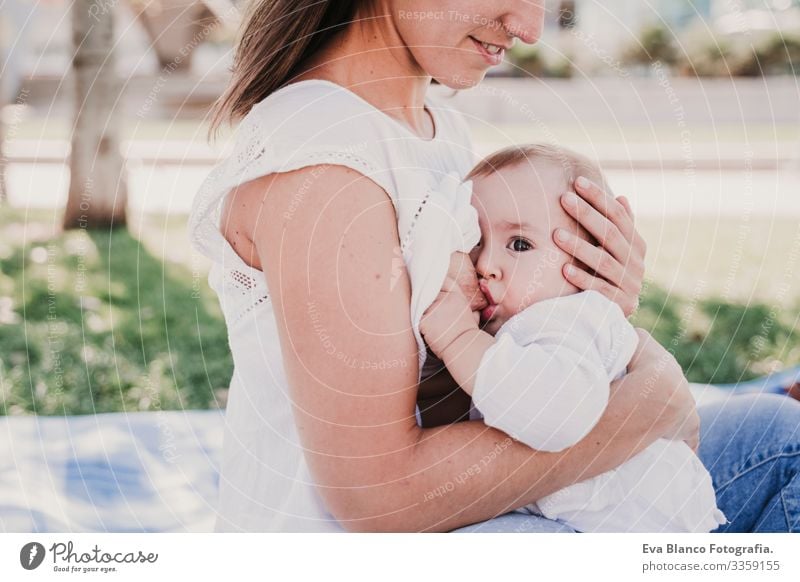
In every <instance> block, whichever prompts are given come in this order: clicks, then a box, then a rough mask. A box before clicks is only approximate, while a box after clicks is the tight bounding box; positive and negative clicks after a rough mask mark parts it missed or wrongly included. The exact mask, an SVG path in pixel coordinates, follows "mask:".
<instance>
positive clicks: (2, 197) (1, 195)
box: [0, 87, 8, 206]
mask: <svg viewBox="0 0 800 582" xmlns="http://www.w3.org/2000/svg"><path fill="white" fill-rule="evenodd" d="M0 94H2V87H0ZM3 125H4V124H3V97H2V95H0V206H3V205H5V204H6V201H7V199H8V195H7V194H6V155H5V153H4V150H3V148H4V147H5V146H4V140H5V131H4V129H3Z"/></svg>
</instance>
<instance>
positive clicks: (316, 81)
mask: <svg viewBox="0 0 800 582" xmlns="http://www.w3.org/2000/svg"><path fill="white" fill-rule="evenodd" d="M542 16H543V7H542V2H539V1H531V0H497V1H494V2H484V1H482V0H437V1H435V2H434V1H433V0H404V1H402V2H399V1H394V0H361V1H358V0H336V1H332V0H330V1H319V0H301V1H298V0H255V1H254V2H253V4H252V6H251V9H250V11H249V14H248V16H247V19H246V21H245V24H244V28H243V31H242V36H241V41H240V43H239V46H238V49H237V53H236V58H235V64H234V73H233V79H232V81H231V85H230V87H229V88H228V90H227V92H226V93H225V94H224V95H223V96H222V98H221V99H220V102H219V107H218V109H217V115H216V117H215V124H219V123H220V122H221V121H224V120H225V119H231V120H241V124H240V126H239V129H238V133H237V140H236V145H235V150H234V152H233V154H232V155H231V157H230V159H229V160H227V161H226V162H224V163H223V164H221V165H220V166H218V167H217V168H216V169H215V170H214V171H213V172H212V174H211V175H210V176H209V178H208V180H207V181H206V183H205V184H204V186H203V188H202V189H201V192H200V193H199V194H198V197H197V200H196V203H195V207H194V208H193V212H192V215H191V217H190V232H191V236H192V240H193V243H194V245H195V247H196V248H197V249H198V250H199V251H201V252H203V253H204V254H205V255H207V256H209V257H210V258H211V259H212V260H213V267H212V271H211V273H210V275H209V282H210V284H211V285H212V287H213V288H214V289H215V290H216V291H217V293H218V294H219V296H220V301H221V304H222V307H223V311H224V314H225V319H226V323H227V325H228V331H229V341H230V346H231V350H232V354H233V358H234V363H235V371H234V376H233V379H232V383H231V392H230V396H229V401H228V407H227V412H226V418H227V427H226V436H225V439H226V440H225V450H224V458H223V461H222V467H221V476H220V502H219V508H218V512H219V513H218V520H217V530H218V531H342V530H347V531H451V530H454V529H457V528H463V527H464V526H468V525H469V524H477V525H472V526H471V527H470V528H467V531H470V530H478V531H565V530H566V529H567V528H564V527H563V526H561V525H560V524H558V523H556V522H551V521H548V520H545V519H543V518H539V517H536V516H531V515H522V514H518V513H509V512H511V511H512V510H513V509H515V508H517V507H520V506H523V505H526V504H528V503H532V502H533V501H535V500H536V499H539V498H541V497H543V496H545V495H547V494H550V493H553V492H555V491H557V490H559V489H562V488H563V487H565V486H567V485H569V484H572V483H575V482H577V481H581V480H584V479H587V478H589V477H592V476H595V475H598V474H600V473H603V472H605V471H606V470H608V469H611V468H614V467H616V466H618V465H620V464H621V463H623V462H624V461H625V460H627V459H628V458H630V457H631V456H633V455H634V454H636V453H637V452H638V451H641V450H643V449H644V448H646V447H647V446H648V445H650V444H651V443H653V442H654V441H655V440H656V439H658V438H662V437H664V438H671V439H681V440H685V441H687V442H688V443H689V444H690V445H691V446H693V447H696V446H697V441H698V434H699V438H700V447H699V451H698V452H699V454H700V456H701V458H702V459H703V461H704V463H705V464H706V466H707V467H708V468H709V470H710V472H711V474H712V476H713V478H714V482H715V486H716V487H717V495H718V498H719V504H720V508H721V509H722V510H723V511H724V512H725V514H726V515H727V516H728V518H729V519H730V520H731V523H730V524H729V525H728V526H726V529H727V530H729V531H758V530H780V531H789V530H792V529H794V528H797V527H798V524H797V519H798V518H797V515H798V507H799V506H800V491H798V489H799V488H800V477H796V475H797V473H798V456H797V455H798V454H799V451H800V438H798V435H797V431H796V429H797V427H798V426H800V406H798V405H797V404H796V403H794V402H793V401H791V400H790V399H780V398H769V397H757V398H741V399H731V400H730V401H729V402H728V403H726V404H725V405H723V407H717V408H715V409H711V410H702V411H701V414H702V422H700V418H701V417H700V416H698V413H697V411H696V410H695V408H694V402H693V400H692V397H691V395H690V393H689V391H688V387H687V383H686V380H685V378H684V377H683V374H682V373H681V370H680V368H679V366H678V365H677V363H676V362H675V361H674V359H673V358H672V357H671V355H670V354H669V353H667V352H666V351H665V350H664V349H663V348H661V347H660V346H659V345H658V344H657V343H656V342H655V341H652V340H649V341H643V342H642V343H641V345H640V347H639V349H638V351H637V353H636V354H635V356H634V358H633V360H632V362H631V365H630V370H629V374H628V375H627V376H625V377H624V378H623V379H622V380H619V381H618V382H616V383H615V384H613V385H612V398H611V403H610V405H609V407H608V409H607V411H606V414H605V415H604V416H603V417H602V419H601V420H600V422H599V423H598V424H597V426H596V427H595V428H594V429H593V430H592V432H591V433H590V434H589V435H588V436H587V437H586V438H584V439H583V440H582V441H580V442H579V443H578V444H576V445H575V446H573V447H571V448H569V449H567V450H566V451H563V452H561V453H542V452H537V451H535V450H533V449H531V448H528V447H526V446H525V445H522V444H520V443H518V442H515V441H513V440H512V439H510V438H509V437H508V436H507V435H505V434H504V433H502V432H500V431H498V430H495V429H492V428H489V427H487V426H486V425H484V424H483V423H482V422H480V421H478V420H464V421H462V422H451V423H445V424H442V425H440V426H435V427H431V426H430V424H432V423H428V422H422V420H421V418H420V417H419V415H418V414H415V411H416V409H417V404H419V405H420V406H419V408H420V409H422V410H424V411H429V410H436V411H437V414H435V415H431V416H430V418H438V419H452V420H456V419H461V418H464V417H465V415H467V413H468V411H469V399H468V398H464V395H463V393H459V392H450V388H449V387H448V386H447V383H428V382H422V383H420V382H419V380H420V367H421V366H422V365H424V363H425V347H424V344H422V343H421V340H420V336H419V330H418V321H419V319H418V317H419V314H420V313H419V311H420V309H424V307H426V306H427V305H426V304H425V302H424V301H419V297H418V296H415V294H414V286H413V282H414V269H413V264H414V262H415V261H418V260H419V256H420V253H421V252H422V251H425V253H434V254H435V253H436V252H437V251H439V250H440V249H438V248H436V247H435V245H429V248H424V247H420V246H419V245H418V246H416V247H414V250H415V252H416V255H414V254H413V253H410V252H409V248H411V247H412V246H413V244H414V241H420V240H434V239H433V238H432V237H430V236H429V235H431V234H432V232H431V230H430V228H431V227H430V224H432V223H430V222H426V221H425V220H424V217H425V216H426V215H427V213H428V212H430V207H431V205H430V204H428V202H430V201H431V200H434V201H435V200H438V199H439V198H442V199H443V198H444V196H443V195H442V192H443V187H442V184H443V183H444V182H443V176H446V175H448V174H451V173H453V172H456V173H457V174H458V175H460V176H463V175H465V173H466V171H468V170H469V168H470V167H471V166H472V164H473V161H474V160H473V159H472V153H471V147H470V142H469V135H468V133H467V130H466V127H465V124H464V121H463V120H462V119H461V118H460V116H459V115H458V114H457V113H455V112H454V111H453V110H451V109H450V108H448V107H447V104H446V103H444V102H440V101H438V100H434V99H432V98H431V97H430V96H429V95H428V89H429V86H430V84H431V82H432V80H436V81H437V82H439V83H441V84H443V85H446V86H448V87H452V88H454V89H464V88H468V87H472V86H474V85H477V84H478V83H480V81H481V80H482V78H483V76H484V74H485V73H486V71H487V70H488V69H489V68H490V67H491V66H492V65H494V64H497V63H499V62H500V61H501V60H502V58H503V54H504V51H505V50H507V49H508V48H509V47H510V46H511V45H512V43H513V42H514V41H515V40H516V39H519V40H520V41H521V42H525V43H533V42H535V41H536V40H537V38H538V36H539V34H540V31H541V26H542ZM577 193H578V194H579V195H580V197H581V199H580V200H579V202H578V205H577V207H576V208H570V207H568V206H567V205H566V203H565V208H567V210H568V211H570V210H571V212H572V213H573V215H574V216H576V217H577V218H578V220H579V221H580V222H581V224H582V225H583V226H584V227H586V229H587V230H589V231H590V232H592V233H593V234H595V235H596V238H597V239H598V240H599V242H600V244H601V245H602V247H603V248H602V249H595V248H594V247H591V248H589V247H588V246H587V245H585V244H582V242H581V241H579V240H577V239H571V240H567V241H564V242H562V241H556V242H557V243H558V244H559V246H560V247H562V248H563V249H564V250H565V251H567V252H569V253H570V254H572V255H574V256H575V257H576V258H578V259H579V260H580V261H582V262H583V263H584V264H586V265H587V267H588V268H589V269H590V270H592V271H593V272H594V273H596V274H597V276H592V275H590V274H589V272H584V271H578V272H577V273H576V274H574V275H573V274H569V273H565V276H567V277H568V279H569V280H570V282H572V283H573V284H574V285H575V286H576V287H578V288H580V289H595V290H598V291H599V292H601V293H603V294H604V295H606V296H608V297H609V298H611V299H612V300H614V301H616V302H617V303H618V304H619V305H620V306H621V307H622V309H623V311H624V312H625V313H626V314H628V315H629V314H630V313H631V312H632V311H633V310H634V309H635V307H636V305H637V298H638V294H639V292H640V290H641V283H642V277H643V272H644V267H643V265H644V252H645V245H644V243H643V241H642V239H641V237H640V236H639V235H638V234H637V233H636V231H635V229H634V227H633V219H632V214H631V211H630V207H629V205H628V203H627V201H626V200H625V199H623V198H618V199H614V198H612V197H610V196H608V195H607V194H606V193H605V192H603V191H602V190H600V189H599V188H598V187H597V186H595V185H590V186H589V187H587V188H583V189H580V188H579V189H578V190H577ZM437 194H439V197H437ZM426 225H427V226H426ZM426 228H427V229H428V230H426ZM426 256H427V255H426ZM432 256H433V255H432ZM465 257H466V255H465ZM465 260H466V261H468V258H466V259H465ZM462 272H463V273H464V274H462V276H461V277H460V279H459V284H460V285H461V286H462V288H464V289H466V292H467V293H468V296H470V297H473V301H472V307H473V308H474V309H475V310H479V309H481V308H483V307H484V306H486V300H485V298H484V297H483V296H482V295H481V293H480V292H479V290H478V288H477V281H476V279H475V277H474V274H472V273H471V272H470V271H469V270H468V269H463V270H462ZM544 388H546V387H544ZM699 428H701V429H702V430H700V431H699Z"/></svg>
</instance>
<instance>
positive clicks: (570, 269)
mask: <svg viewBox="0 0 800 582" xmlns="http://www.w3.org/2000/svg"><path fill="white" fill-rule="evenodd" d="M563 273H564V277H566V279H567V281H569V282H570V283H572V284H573V285H575V286H576V287H577V288H578V289H581V290H583V291H589V290H592V291H597V292H598V293H600V294H602V295H605V296H606V297H607V298H608V299H610V300H611V301H613V302H614V303H616V304H617V305H619V306H620V309H622V312H623V313H624V314H625V317H630V316H631V315H632V314H633V312H634V311H636V308H637V307H638V306H639V302H638V296H637V295H632V294H629V293H626V292H624V291H623V290H622V289H620V288H619V287H617V286H616V285H612V284H611V283H609V282H608V281H606V280H605V279H601V278H600V277H595V276H594V275H590V274H589V273H587V272H586V271H584V270H583V269H580V268H578V267H576V266H575V265H569V264H568V265H564V270H563Z"/></svg>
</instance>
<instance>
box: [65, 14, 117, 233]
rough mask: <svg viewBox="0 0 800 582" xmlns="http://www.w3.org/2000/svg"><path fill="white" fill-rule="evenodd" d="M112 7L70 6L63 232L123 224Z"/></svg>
mask: <svg viewBox="0 0 800 582" xmlns="http://www.w3.org/2000/svg"><path fill="white" fill-rule="evenodd" d="M113 43H114V25H113V14H112V13H111V8H107V9H102V10H98V4H97V2H96V0H75V3H74V4H73V5H72V46H73V61H72V71H73V74H74V78H75V89H76V91H75V98H76V99H75V125H74V126H73V129H72V152H71V156H70V185H69V198H68V200H67V208H66V212H65V214H64V228H65V229H69V228H108V227H109V226H123V225H124V224H125V209H126V206H127V199H128V191H127V184H126V182H125V169H124V164H123V160H122V156H121V154H120V151H119V133H120V116H119V112H118V110H119V109H120V108H121V102H120V100H119V99H118V98H119V97H120V85H119V82H118V81H117V78H116V74H115V72H114V55H113V53H112V50H111V49H112V46H113Z"/></svg>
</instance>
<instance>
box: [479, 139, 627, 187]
mask: <svg viewBox="0 0 800 582" xmlns="http://www.w3.org/2000/svg"><path fill="white" fill-rule="evenodd" d="M537 160H543V161H546V162H552V163H553V164H558V165H560V166H561V168H562V169H563V171H564V181H565V182H566V186H567V188H573V182H574V181H575V179H576V178H577V177H578V176H585V177H586V178H589V179H590V180H591V181H592V182H594V183H595V184H597V185H598V186H600V187H602V188H603V189H604V190H605V191H606V192H609V193H611V190H610V189H609V188H608V184H607V183H606V179H605V176H603V172H602V171H601V170H600V167H599V166H598V165H597V164H596V163H594V162H593V161H592V160H590V159H589V158H587V157H586V156H584V155H581V154H579V153H578V152H575V151H573V150H570V149H568V148H564V147H561V146H557V145H554V144H549V143H531V144H520V145H515V146H509V147H506V148H503V149H501V150H497V151H496V152H494V153H492V154H490V155H489V156H487V157H485V158H484V159H482V160H481V161H480V162H478V163H477V165H476V166H475V167H474V168H472V170H470V172H469V174H467V177H466V178H465V179H466V180H471V179H472V178H476V177H481V176H489V175H491V174H494V173H495V172H498V171H499V170H502V169H503V168H507V167H510V166H516V165H517V164H521V163H523V162H535V161H537Z"/></svg>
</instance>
